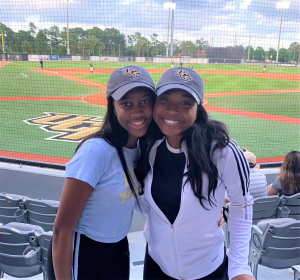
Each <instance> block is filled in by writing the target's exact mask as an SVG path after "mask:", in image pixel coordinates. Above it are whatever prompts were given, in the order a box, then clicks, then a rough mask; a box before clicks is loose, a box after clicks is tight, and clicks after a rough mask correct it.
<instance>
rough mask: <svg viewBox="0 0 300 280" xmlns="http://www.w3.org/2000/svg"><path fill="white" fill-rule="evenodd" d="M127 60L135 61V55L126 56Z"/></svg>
mask: <svg viewBox="0 0 300 280" xmlns="http://www.w3.org/2000/svg"><path fill="white" fill-rule="evenodd" d="M127 61H135V57H127Z"/></svg>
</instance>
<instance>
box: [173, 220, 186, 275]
mask: <svg viewBox="0 0 300 280" xmlns="http://www.w3.org/2000/svg"><path fill="white" fill-rule="evenodd" d="M171 237H172V248H173V254H174V259H175V267H176V272H177V274H178V275H179V277H180V279H182V280H184V278H182V277H181V275H180V274H179V271H178V260H177V255H176V252H175V240H174V226H173V225H171Z"/></svg>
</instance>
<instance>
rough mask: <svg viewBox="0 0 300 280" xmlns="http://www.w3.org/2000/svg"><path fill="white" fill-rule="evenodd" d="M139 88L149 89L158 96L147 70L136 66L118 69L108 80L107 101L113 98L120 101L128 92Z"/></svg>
mask: <svg viewBox="0 0 300 280" xmlns="http://www.w3.org/2000/svg"><path fill="white" fill-rule="evenodd" d="M137 87H146V88H149V89H150V90H152V91H153V93H154V94H156V92H155V85H154V82H153V80H152V77H151V76H150V74H149V73H148V71H147V70H146V69H144V68H143V67H140V66H136V65H127V66H125V67H122V68H117V69H115V70H114V71H113V72H112V73H111V75H110V77H109V79H108V82H107V86H106V99H108V98H109V97H110V96H112V97H113V99H114V100H120V99H121V98H122V96H123V95H125V94H126V93H127V92H128V91H130V90H132V89H134V88H137Z"/></svg>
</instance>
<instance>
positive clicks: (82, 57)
mask: <svg viewBox="0 0 300 280" xmlns="http://www.w3.org/2000/svg"><path fill="white" fill-rule="evenodd" d="M81 61H90V56H89V55H82V56H81Z"/></svg>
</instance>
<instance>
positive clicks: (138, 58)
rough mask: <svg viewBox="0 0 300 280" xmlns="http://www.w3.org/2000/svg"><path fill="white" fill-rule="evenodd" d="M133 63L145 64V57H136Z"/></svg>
mask: <svg viewBox="0 0 300 280" xmlns="http://www.w3.org/2000/svg"><path fill="white" fill-rule="evenodd" d="M135 61H136V62H146V58H145V57H136V58H135Z"/></svg>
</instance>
